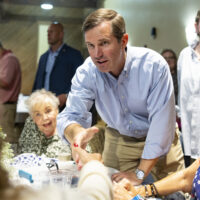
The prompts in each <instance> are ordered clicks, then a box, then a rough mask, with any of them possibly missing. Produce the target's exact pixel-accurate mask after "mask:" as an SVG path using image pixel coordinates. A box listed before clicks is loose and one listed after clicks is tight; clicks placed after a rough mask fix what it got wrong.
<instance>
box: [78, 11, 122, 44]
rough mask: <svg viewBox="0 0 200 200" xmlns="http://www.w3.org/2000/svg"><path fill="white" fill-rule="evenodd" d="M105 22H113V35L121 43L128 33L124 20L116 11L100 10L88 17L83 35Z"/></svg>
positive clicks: (84, 24)
mask: <svg viewBox="0 0 200 200" xmlns="http://www.w3.org/2000/svg"><path fill="white" fill-rule="evenodd" d="M104 21H111V23H112V32H113V35H114V36H115V37H116V38H117V40H118V41H120V40H121V39H122V37H123V35H124V33H126V28H125V21H124V18H123V17H122V16H121V15H120V14H118V13H117V12H116V11H114V10H110V9H105V8H100V9H98V10H96V11H94V12H92V13H91V14H89V15H88V16H87V18H86V19H85V21H84V23H83V26H82V31H83V33H85V32H87V31H88V30H90V29H92V28H94V27H96V26H98V25H99V24H101V23H102V22H104Z"/></svg>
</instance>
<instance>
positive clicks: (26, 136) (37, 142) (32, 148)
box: [18, 116, 71, 158]
mask: <svg viewBox="0 0 200 200" xmlns="http://www.w3.org/2000/svg"><path fill="white" fill-rule="evenodd" d="M18 153H19V154H21V153H35V154H36V155H42V154H44V155H46V156H47V157H49V158H57V157H58V155H59V154H61V153H70V154H71V149H70V146H69V145H68V144H64V143H63V142H62V141H61V139H60V137H59V136H58V135H57V134H56V135H54V136H52V137H49V138H47V137H46V136H45V134H44V133H42V132H41V131H40V130H39V129H38V127H37V125H36V124H35V123H34V121H33V119H32V118H31V117H30V116H29V117H28V118H27V119H26V122H25V125H24V129H23V131H22V133H21V136H20V138H19V148H18Z"/></svg>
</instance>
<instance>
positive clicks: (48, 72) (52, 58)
mask: <svg viewBox="0 0 200 200" xmlns="http://www.w3.org/2000/svg"><path fill="white" fill-rule="evenodd" d="M63 45H64V44H62V45H61V46H60V47H59V48H58V49H57V50H56V51H52V50H51V49H49V55H48V58H47V64H46V70H45V81H44V88H45V89H46V90H49V80H50V75H51V71H52V69H53V66H54V63H55V60H56V57H57V56H58V54H59V52H60V50H61V48H62V47H63Z"/></svg>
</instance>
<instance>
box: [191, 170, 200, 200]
mask: <svg viewBox="0 0 200 200" xmlns="http://www.w3.org/2000/svg"><path fill="white" fill-rule="evenodd" d="M191 196H192V198H191V200H200V166H199V168H198V169H197V172H196V175H195V177H194V180H193V185H192V194H191Z"/></svg>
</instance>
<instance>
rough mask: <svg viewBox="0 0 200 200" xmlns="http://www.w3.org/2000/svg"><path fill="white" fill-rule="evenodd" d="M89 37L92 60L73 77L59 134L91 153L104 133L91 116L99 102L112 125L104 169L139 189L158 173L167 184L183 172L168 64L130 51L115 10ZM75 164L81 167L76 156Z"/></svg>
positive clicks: (88, 24)
mask: <svg viewBox="0 0 200 200" xmlns="http://www.w3.org/2000/svg"><path fill="white" fill-rule="evenodd" d="M83 32H84V36H85V42H86V45H87V48H88V51H89V54H90V57H88V58H87V59H86V60H85V62H84V64H83V65H82V66H80V67H79V68H78V70H77V71H76V74H75V76H74V77H73V80H72V87H71V92H70V93H69V96H68V101H67V105H66V108H65V110H64V111H63V112H62V113H60V114H59V116H58V129H59V134H60V135H61V136H62V137H64V136H65V138H66V139H67V140H68V141H69V142H70V143H71V144H72V145H75V146H80V147H82V148H85V146H86V144H87V142H88V141H89V140H90V139H91V138H92V137H93V135H94V134H95V133H97V131H98V129H97V128H95V127H90V126H91V113H90V112H89V110H90V108H91V106H92V105H93V103H94V102H95V106H96V109H97V111H98V113H99V115H100V116H101V118H102V119H103V120H104V121H105V122H106V123H107V128H106V131H105V144H104V152H103V160H104V164H105V165H106V166H108V167H112V168H116V169H118V170H119V171H120V172H119V173H116V174H114V175H113V176H112V179H113V180H114V181H116V182H118V181H120V180H121V179H123V178H127V179H129V180H130V181H131V182H132V184H134V185H139V184H141V183H142V182H143V180H144V179H145V178H146V177H147V176H148V174H149V173H150V172H152V173H153V170H155V177H157V178H161V177H164V176H166V175H167V174H169V173H170V172H173V171H174V170H179V169H182V168H183V167H184V161H183V154H182V149H181V146H180V142H179V140H178V137H177V136H176V137H174V135H175V104H174V90H173V83H172V79H171V75H170V71H169V67H168V65H167V63H166V61H165V60H164V59H163V58H162V56H161V55H159V54H158V53H156V52H154V51H153V50H150V49H147V48H138V47H130V46H127V43H128V34H127V33H126V30H125V22H124V19H123V17H122V16H120V15H119V14H118V13H117V12H115V11H114V10H109V9H98V10H96V11H94V12H93V13H91V14H90V15H89V16H88V17H87V18H86V20H85V22H84V24H83ZM173 140H174V142H175V143H174V144H175V145H172V142H173ZM171 145H172V147H173V148H171ZM170 148H171V150H170ZM169 150H170V151H169ZM168 152H169V153H168ZM167 153H168V155H167V156H168V157H166V156H165V155H166V154H167ZM74 159H75V160H76V161H77V162H78V164H79V165H80V164H81V163H79V161H78V157H77V156H76V155H74ZM158 160H159V161H158ZM157 161H158V163H157ZM156 163H157V165H156ZM155 165H156V167H154V166H155ZM166 165H167V166H166ZM153 168H154V169H153Z"/></svg>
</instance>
